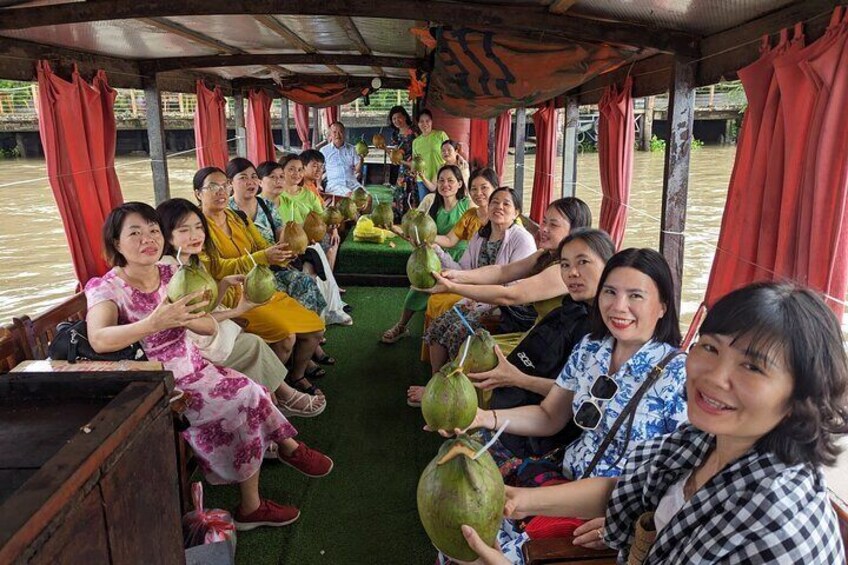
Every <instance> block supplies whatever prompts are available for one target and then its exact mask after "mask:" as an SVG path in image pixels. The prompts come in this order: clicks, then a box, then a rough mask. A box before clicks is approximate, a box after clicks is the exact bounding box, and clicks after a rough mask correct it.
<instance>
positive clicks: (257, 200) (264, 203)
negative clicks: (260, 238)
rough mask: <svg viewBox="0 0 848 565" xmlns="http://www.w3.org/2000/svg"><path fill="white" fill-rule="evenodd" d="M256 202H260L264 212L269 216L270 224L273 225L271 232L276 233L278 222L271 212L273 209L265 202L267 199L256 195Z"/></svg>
mask: <svg viewBox="0 0 848 565" xmlns="http://www.w3.org/2000/svg"><path fill="white" fill-rule="evenodd" d="M256 203H257V204H259V207H260V208H262V213H263V214H265V217H266V218H268V224H269V225H270V226H271V233H274V234H276V233H277V223H276V222H275V221H274V215H273V214H272V213H271V209H270V208H268V203H267V202H265V199H264V198H262V197H261V196H257V197H256ZM275 237H276V236H275Z"/></svg>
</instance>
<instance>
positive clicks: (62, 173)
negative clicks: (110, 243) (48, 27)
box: [37, 61, 123, 285]
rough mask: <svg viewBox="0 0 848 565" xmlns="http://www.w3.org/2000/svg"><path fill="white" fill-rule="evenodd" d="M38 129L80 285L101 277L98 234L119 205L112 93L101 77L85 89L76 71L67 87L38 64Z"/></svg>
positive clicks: (43, 63) (104, 267)
mask: <svg viewBox="0 0 848 565" xmlns="http://www.w3.org/2000/svg"><path fill="white" fill-rule="evenodd" d="M37 74H38V129H39V134H40V135H41V145H42V147H43V148H44V157H45V160H46V161H47V174H48V176H49V178H50V188H51V189H52V190H53V196H54V198H55V199H56V205H57V206H58V208H59V215H60V216H61V217H62V224H63V226H64V228H65V237H66V238H67V240H68V246H69V247H70V250H71V260H72V261H73V264H74V273H75V274H76V277H77V280H78V281H79V283H80V285H85V283H86V282H88V280H89V279H90V278H91V277H96V276H100V275H103V274H104V273H105V272H106V271H107V270H108V269H109V267H108V266H107V265H106V262H105V261H104V260H103V258H102V249H101V244H100V230H101V228H102V226H103V221H104V220H105V219H106V216H107V215H108V214H109V211H110V210H112V208H114V207H115V206H118V205H120V204H121V203H122V202H123V197H122V196H121V186H120V184H119V183H118V177H117V175H116V174H115V168H114V166H115V133H116V129H115V113H114V111H113V107H114V102H115V97H116V92H115V91H114V90H113V89H112V88H110V87H109V83H108V81H107V79H106V73H104V72H103V71H98V72H97V75H95V77H94V80H93V81H92V83H91V84H87V83H86V82H85V81H84V80H82V78H81V77H80V75H79V73H78V72H77V70H76V68H75V69H74V72H73V74H72V78H71V82H68V81H65V80H63V79H61V78H59V77H57V76H56V75H54V74H53V71H52V70H51V68H50V65H49V63H47V61H40V62H39V63H38V68H37Z"/></svg>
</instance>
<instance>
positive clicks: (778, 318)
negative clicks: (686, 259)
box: [700, 282, 848, 465]
mask: <svg viewBox="0 0 848 565" xmlns="http://www.w3.org/2000/svg"><path fill="white" fill-rule="evenodd" d="M700 333H701V335H702V336H703V335H722V336H727V337H730V338H732V342H736V341H738V340H740V339H743V340H746V341H747V343H746V348H747V350H748V352H749V353H756V354H758V355H759V356H765V357H766V358H778V359H781V360H782V361H783V366H784V367H785V368H786V370H787V371H788V372H789V373H790V374H791V375H792V380H793V386H792V394H791V395H790V397H789V413H788V415H787V416H786V417H785V418H784V419H783V420H782V421H781V422H780V423H779V424H778V425H777V426H776V427H775V428H774V429H772V430H771V431H770V432H768V433H767V434H765V435H764V436H763V437H761V438H760V439H759V440H758V441H757V443H756V448H757V449H758V450H760V451H761V452H769V453H774V454H775V455H776V456H777V457H778V459H780V460H781V461H782V462H784V463H786V464H787V465H797V464H799V463H811V464H813V465H834V464H835V463H836V458H837V456H838V455H839V454H840V453H841V452H842V451H843V448H842V447H840V445H839V436H843V435H844V434H846V433H848V357H846V354H845V348H844V347H843V343H842V330H841V328H840V327H839V321H838V320H837V319H836V316H834V314H833V312H831V311H830V309H829V308H828V307H827V305H826V304H825V303H824V301H823V300H822V299H821V297H819V296H818V295H817V294H816V293H815V292H813V291H811V290H809V289H805V288H801V287H798V286H794V285H791V284H785V283H773V282H768V283H756V284H752V285H748V286H746V287H744V288H741V289H739V290H735V291H733V292H731V293H730V294H727V295H725V296H724V297H723V298H722V299H720V300H719V301H718V302H716V303H715V305H714V306H713V307H712V308H711V309H710V310H709V311H708V313H707V316H706V318H705V319H704V323H703V325H701V330H700Z"/></svg>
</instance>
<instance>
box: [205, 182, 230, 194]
mask: <svg viewBox="0 0 848 565" xmlns="http://www.w3.org/2000/svg"><path fill="white" fill-rule="evenodd" d="M200 190H206V191H208V192H209V193H211V194H219V193H221V192H229V191H230V185H229V183H228V184H218V183H215V182H210V183H209V184H207V185H206V186H204V187H203V188H201V189H200Z"/></svg>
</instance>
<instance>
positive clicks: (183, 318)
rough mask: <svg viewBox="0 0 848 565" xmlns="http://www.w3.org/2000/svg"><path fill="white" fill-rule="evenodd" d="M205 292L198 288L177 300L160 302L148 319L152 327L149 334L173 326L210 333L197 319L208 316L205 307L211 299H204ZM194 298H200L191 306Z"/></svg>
mask: <svg viewBox="0 0 848 565" xmlns="http://www.w3.org/2000/svg"><path fill="white" fill-rule="evenodd" d="M203 294H204V291H202V290H198V291H196V292H192V293H191V294H186V295H185V296H183V297H182V298H180V299H179V300H177V301H176V302H169V301H168V300H163V301H162V302H160V303H159V306H157V307H156V309H155V310H153V312H151V313H150V316H148V317H147V319H146V321H147V323H148V324H149V328H150V332H149V334H154V333H157V332H161V331H162V330H169V329H171V328H188V329H190V330H192V331H194V332H196V333H200V334H209V333H210V332H209V331H205V330H208V328H206V327H205V324H202V326H203V327H199V326H200V325H201V324H198V322H197V320H199V319H201V318H204V317H207V314H206V312H204V311H203V308H204V307H206V306H208V305H209V300H208V299H207V300H204V299H203ZM193 300H198V302H196V303H194V304H192V305H191V306H189V305H188V303H189V302H192V301H193ZM210 319H211V318H210ZM198 330H200V331H198ZM149 334H148V335H149Z"/></svg>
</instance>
